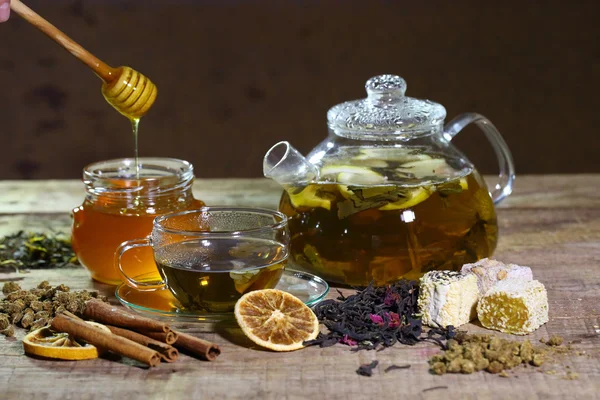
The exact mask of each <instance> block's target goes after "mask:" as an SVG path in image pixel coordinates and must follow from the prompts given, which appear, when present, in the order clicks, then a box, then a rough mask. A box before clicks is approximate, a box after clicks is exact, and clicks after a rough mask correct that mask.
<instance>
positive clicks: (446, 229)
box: [263, 75, 514, 286]
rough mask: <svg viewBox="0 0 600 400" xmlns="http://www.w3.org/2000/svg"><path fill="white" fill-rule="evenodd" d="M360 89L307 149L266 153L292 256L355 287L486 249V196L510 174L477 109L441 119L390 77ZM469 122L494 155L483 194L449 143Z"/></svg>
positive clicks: (442, 265) (495, 197) (506, 188)
mask: <svg viewBox="0 0 600 400" xmlns="http://www.w3.org/2000/svg"><path fill="white" fill-rule="evenodd" d="M366 90H367V94H368V96H367V98H366V99H362V100H357V101H349V102H345V103H342V104H338V105H336V106H334V107H333V108H331V109H330V110H329V112H328V113H327V121H328V127H329V136H328V137H327V138H326V139H325V140H324V141H323V142H321V143H320V144H319V145H318V146H317V147H316V148H315V149H313V150H312V151H311V152H310V154H308V156H307V157H306V158H305V157H304V156H302V155H301V154H300V153H299V152H298V151H297V150H296V149H294V148H293V147H292V146H291V145H290V144H289V143H288V142H280V143H277V144H276V145H275V146H273V147H272V148H271V149H270V150H269V151H268V152H267V154H266V155H265V157H264V162H263V169H264V175H265V176H266V177H268V178H271V179H274V180H275V181H276V182H278V183H279V184H281V185H282V187H283V188H284V193H283V195H282V197H281V201H280V205H279V209H280V211H282V212H283V213H284V214H286V215H287V216H288V217H289V228H290V233H291V235H292V236H291V244H290V256H291V260H292V262H294V263H295V264H297V265H298V266H300V267H302V268H304V269H306V270H308V271H311V272H313V273H316V274H317V275H320V276H322V277H323V278H325V279H326V280H328V281H330V282H335V283H341V284H347V285H356V286H364V285H367V284H369V283H370V282H374V283H375V284H376V285H383V284H386V283H389V282H393V281H396V280H398V279H400V278H406V279H417V278H419V277H420V276H422V275H423V274H424V273H425V272H428V271H430V270H435V269H447V270H459V269H460V268H461V266H462V265H463V264H465V263H471V262H475V261H477V260H479V259H481V258H485V257H489V256H491V255H492V253H493V251H494V249H495V247H496V243H497V237H498V225H497V221H496V212H495V210H494V204H495V203H498V202H500V201H501V200H502V199H504V198H505V197H506V196H508V195H510V193H511V191H512V184H513V181H514V166H513V162H512V156H511V153H510V150H509V149H508V147H507V145H506V142H505V141H504V140H503V139H502V136H501V135H500V133H499V132H498V130H496V128H495V127H494V126H493V125H492V124H491V122H490V121H489V120H487V119H486V118H485V117H484V116H482V115H479V114H475V113H466V114H462V115H459V116H458V117H456V118H455V119H453V120H452V121H450V122H449V123H448V124H446V126H444V125H443V124H444V118H445V117H446V110H445V108H444V107H443V106H442V105H440V104H437V103H434V102H432V101H429V100H419V99H415V98H411V97H407V96H405V95H404V94H405V91H406V82H405V81H404V80H403V79H402V78H401V77H399V76H395V75H380V76H376V77H373V78H371V79H369V80H368V81H367V83H366ZM470 123H475V125H477V126H478V127H479V128H480V129H481V130H483V132H484V133H485V134H486V136H487V138H488V139H489V141H490V142H491V143H492V146H493V148H494V150H495V153H496V156H497V158H498V161H499V163H500V175H499V178H500V179H499V182H498V184H496V186H495V187H494V189H493V190H492V191H491V193H490V192H488V189H487V186H486V184H485V182H484V181H483V178H482V177H481V175H480V174H479V173H478V172H477V170H476V169H475V167H474V166H473V164H471V162H470V161H469V160H468V159H467V158H466V157H465V155H464V154H462V153H461V152H460V151H459V150H458V149H457V148H456V147H454V146H453V145H452V143H451V140H452V138H453V137H454V136H455V135H456V134H457V133H458V132H460V131H461V130H462V129H463V128H464V127H465V126H466V125H468V124H470Z"/></svg>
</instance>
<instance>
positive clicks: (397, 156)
mask: <svg viewBox="0 0 600 400" xmlns="http://www.w3.org/2000/svg"><path fill="white" fill-rule="evenodd" d="M353 160H372V161H381V160H388V161H397V162H411V161H419V160H431V156H428V155H427V154H422V153H418V152H415V151H414V149H408V148H403V147H372V148H365V149H360V151H359V154H358V155H357V156H355V157H354V158H353Z"/></svg>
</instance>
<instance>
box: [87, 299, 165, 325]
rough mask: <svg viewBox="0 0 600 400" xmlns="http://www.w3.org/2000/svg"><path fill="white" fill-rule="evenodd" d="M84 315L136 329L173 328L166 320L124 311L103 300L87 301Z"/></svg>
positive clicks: (102, 321)
mask: <svg viewBox="0 0 600 400" xmlns="http://www.w3.org/2000/svg"><path fill="white" fill-rule="evenodd" d="M83 316H84V317H86V318H89V319H93V320H94V321H96V322H100V323H102V324H108V325H114V326H118V327H122V328H128V329H132V330H135V331H149V332H169V331H170V330H171V328H170V327H169V325H167V324H165V323H164V322H160V321H156V320H153V319H150V318H144V317H141V316H138V315H134V314H130V313H128V312H126V311H123V310H122V309H121V308H120V307H116V306H112V305H110V304H108V303H105V302H103V301H100V300H97V299H92V300H88V301H87V302H86V303H85V309H84V310H83Z"/></svg>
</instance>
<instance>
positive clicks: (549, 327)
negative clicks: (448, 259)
mask: <svg viewBox="0 0 600 400" xmlns="http://www.w3.org/2000/svg"><path fill="white" fill-rule="evenodd" d="M517 182H518V184H517V190H515V194H514V195H513V196H511V197H510V198H509V199H508V200H507V201H506V202H505V203H504V204H503V205H502V206H501V207H499V210H498V219H499V223H500V232H501V236H500V241H499V245H498V249H497V251H496V254H495V257H496V258H498V259H500V260H503V261H507V262H516V263H519V264H522V265H529V266H531V267H532V269H533V271H534V275H535V277H536V278H537V279H539V280H540V281H542V282H543V283H544V284H545V285H546V288H547V289H548V297H549V303H550V321H549V322H548V323H547V324H546V325H544V326H543V327H542V328H540V329H539V330H538V331H536V332H535V333H533V334H532V335H529V338H530V339H531V340H532V341H535V340H538V339H539V338H541V337H549V336H550V335H551V334H560V335H562V336H563V337H564V338H565V340H567V341H573V340H574V341H578V343H576V344H574V345H573V348H574V350H575V351H576V352H585V353H584V354H583V355H581V356H577V355H573V356H570V357H568V358H566V359H563V360H562V361H561V362H559V363H555V364H552V363H551V364H548V365H546V366H544V367H542V368H541V369H534V368H519V369H516V370H515V371H514V372H513V373H511V376H512V377H511V378H501V377H498V376H494V375H490V374H486V373H478V374H472V375H444V376H441V377H440V376H434V375H431V374H429V373H428V365H427V359H428V357H429V356H430V355H432V354H435V353H436V352H437V351H438V350H437V349H436V348H435V347H434V346H433V345H431V344H419V345H417V346H414V347H409V346H401V345H396V346H394V347H392V348H388V349H385V350H383V351H381V352H373V351H371V352H367V351H361V352H357V353H353V352H351V351H350V350H349V348H347V347H344V346H334V347H332V348H327V349H320V348H307V349H304V350H301V351H296V352H292V353H273V352H269V351H264V350H262V349H260V348H257V347H256V346H253V345H251V344H249V343H248V341H247V340H245V338H244V337H243V335H242V334H241V333H240V331H239V330H238V329H237V328H236V327H235V325H234V324H233V323H220V324H216V325H212V324H191V323H186V324H183V325H178V327H179V328H180V329H183V330H186V331H189V332H191V333H193V334H197V335H199V336H202V337H205V338H208V339H210V340H214V341H215V342H217V343H219V344H220V345H221V346H222V348H223V354H222V356H221V357H219V358H218V359H217V361H215V362H213V363H207V362H200V361H197V360H194V359H192V358H189V357H186V356H182V358H181V360H180V361H178V362H177V363H175V364H168V365H167V364H163V365H161V366H159V367H157V368H153V369H145V368H141V367H139V366H137V365H135V364H134V363H133V362H130V361H128V360H120V361H111V360H103V359H102V360H90V361H79V362H68V361H66V362H52V361H45V360H38V359H32V358H29V357H25V356H23V355H22V354H23V350H22V345H21V344H20V342H19V341H16V340H11V339H5V338H1V337H0V387H2V388H7V389H6V390H5V392H4V393H3V395H2V396H0V397H2V398H26V397H33V398H43V399H59V398H60V399H63V398H107V397H109V396H111V397H115V398H121V397H126V396H136V397H142V396H147V397H159V398H183V397H185V398H196V397H201V398H215V399H217V398H218V399H221V398H240V399H241V398H245V399H247V398H257V399H258V398H260V399H263V398H264V399H281V398H285V399H300V398H307V397H309V398H310V397H312V398H327V399H347V398H353V399H354V398H380V397H381V398H384V397H385V398H389V397H390V396H393V397H394V398H396V397H401V395H403V394H406V396H407V397H408V396H409V395H410V397H411V398H419V399H434V398H444V399H465V398H483V399H488V398H511V399H548V398H550V399H551V398H597V396H598V393H600V193H598V191H597V189H596V188H597V187H599V185H598V184H599V183H600V175H590V176H555V177H547V176H544V177H523V178H522V179H520V180H518V181H517ZM198 183H202V182H201V181H200V182H198ZM246 183H248V185H247V186H245V184H246ZM63 184H64V187H65V190H64V191H63V190H62V189H61V187H63ZM10 185H12V186H10ZM10 185H9V184H7V183H6V182H3V183H0V193H5V192H4V191H1V189H7V188H8V187H9V186H10V187H15V188H16V189H12V191H14V192H18V191H20V192H21V198H22V199H23V204H29V206H28V207H30V210H31V209H34V208H36V207H40V205H39V203H40V202H39V200H34V199H32V198H31V196H33V197H36V196H39V195H40V193H43V190H41V189H39V186H36V185H33V184H31V183H27V184H24V185H23V186H20V185H21V183H11V184H10ZM219 185H220V186H219ZM261 185H262V183H260V182H258V181H256V182H244V181H234V180H227V181H223V182H219V181H214V182H208V183H207V184H206V185H205V186H202V185H201V187H200V189H199V190H198V194H200V192H201V191H202V190H203V188H204V189H205V190H206V193H205V196H206V195H207V196H208V197H209V198H210V196H213V197H212V198H213V199H214V200H215V201H222V202H231V204H243V202H246V201H248V198H247V197H245V196H246V195H243V196H242V195H239V196H238V197H228V196H229V195H228V194H227V193H237V190H238V189H239V188H240V187H242V188H247V190H248V192H247V193H252V196H250V197H253V196H254V198H253V201H254V202H256V203H262V204H264V205H267V204H274V206H276V201H277V199H278V197H279V189H278V188H277V187H276V186H264V187H263V186H261ZM267 185H268V184H267ZM76 186H77V183H73V182H71V181H69V182H64V183H63V182H55V183H54V190H55V191H56V195H55V197H53V196H48V198H54V199H55V200H56V201H55V200H53V201H55V202H54V203H52V202H49V203H48V208H47V209H44V212H46V213H42V214H35V215H34V214H31V213H29V212H28V211H27V210H26V209H25V208H26V207H25V206H22V205H14V204H13V205H12V207H13V208H10V207H5V204H6V202H4V200H2V198H0V203H2V204H4V205H1V206H0V214H2V213H4V215H0V233H1V232H2V229H6V227H12V228H27V229H30V228H33V227H40V229H46V228H49V227H52V228H55V229H56V228H61V229H63V230H67V231H68V225H69V217H68V214H65V210H68V209H69V207H71V205H70V204H68V205H66V204H65V202H68V201H72V200H76V199H77V198H78V197H80V196H81V195H82V194H81V193H77V191H78V189H77V188H76ZM34 187H38V189H35V188H34ZM51 187H52V185H51V186H46V187H44V188H45V189H44V190H51ZM20 188H22V190H21V189H20ZM69 188H70V189H69ZM209 189H210V190H209ZM195 190H196V187H195ZM25 193H29V195H27V196H26V195H24V194H25ZM69 193H70V194H69ZM13 196H16V195H14V194H13ZM219 196H223V197H219ZM2 197H4V196H2ZM198 197H200V195H198ZM205 198H206V197H205ZM59 199H61V200H59ZM36 201H38V203H36ZM61 202H62V203H61ZM236 202H240V203H236ZM269 202H270V203H269ZM42 203H43V202H42ZM60 204H63V205H62V206H61V205H60ZM18 207H21V208H20V209H19V208H18ZM38 210H39V209H38ZM3 224H4V225H3ZM17 276H18V277H22V278H23V281H22V284H23V286H24V287H31V286H33V285H35V284H37V283H39V281H41V280H43V279H48V280H50V281H51V283H53V284H57V283H62V282H64V283H66V284H68V285H69V286H71V287H72V288H74V289H96V290H100V291H102V292H103V293H105V294H107V295H111V296H112V293H111V292H112V288H111V287H109V286H107V285H102V284H98V283H95V282H92V281H90V280H89V276H88V275H87V272H86V271H85V270H83V269H81V268H76V269H64V270H45V271H32V272H30V273H27V274H15V273H0V278H12V277H17ZM331 296H334V295H333V293H332V294H330V297H331ZM112 299H113V301H114V297H112ZM466 328H467V329H468V330H469V331H473V332H482V331H484V329H483V328H481V327H479V326H477V325H474V324H469V325H467V326H466ZM19 334H20V335H22V332H19ZM504 336H507V335H504ZM513 338H514V337H513ZM517 339H522V338H517ZM373 359H377V360H378V361H379V362H380V366H379V367H378V369H377V370H376V371H375V373H374V376H373V377H370V378H367V377H361V376H358V375H356V373H355V370H356V369H357V368H358V366H359V365H360V364H364V363H368V362H370V361H371V360H373ZM390 364H411V368H410V369H408V370H396V371H391V372H389V373H387V374H386V373H384V372H383V370H384V369H385V367H387V366H389V365H390ZM539 371H555V373H554V374H548V373H543V372H539ZM569 371H573V372H576V373H578V374H579V379H578V380H574V381H571V380H565V379H564V378H565V376H566V374H567V372H569ZM32 382H35V384H32ZM436 386H446V387H447V388H445V389H438V390H435V391H430V392H423V390H424V389H427V388H431V387H436Z"/></svg>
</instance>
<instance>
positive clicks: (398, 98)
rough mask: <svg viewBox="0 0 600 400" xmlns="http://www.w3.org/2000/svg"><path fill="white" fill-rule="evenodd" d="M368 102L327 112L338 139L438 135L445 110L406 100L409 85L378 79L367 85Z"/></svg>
mask: <svg viewBox="0 0 600 400" xmlns="http://www.w3.org/2000/svg"><path fill="white" fill-rule="evenodd" d="M365 88H366V90H367V98H366V99H361V100H354V101H348V102H345V103H341V104H338V105H336V106H334V107H332V108H330V109H329V111H328V112H327V123H328V125H329V128H330V129H332V130H333V131H334V132H335V133H336V134H337V135H339V136H344V137H349V138H352V139H369V140H397V139H402V138H409V137H412V136H414V135H420V134H428V133H435V132H439V131H440V130H441V129H442V124H443V122H444V118H445V117H446V109H445V108H444V106H442V105H441V104H438V103H434V102H432V101H429V100H420V99H415V98H412V97H407V96H404V93H405V92H406V81H405V80H404V79H402V78H401V77H399V76H397V75H378V76H375V77H373V78H371V79H369V80H368V81H367V83H366V84H365Z"/></svg>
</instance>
